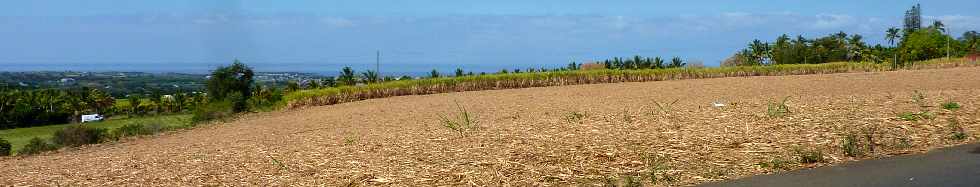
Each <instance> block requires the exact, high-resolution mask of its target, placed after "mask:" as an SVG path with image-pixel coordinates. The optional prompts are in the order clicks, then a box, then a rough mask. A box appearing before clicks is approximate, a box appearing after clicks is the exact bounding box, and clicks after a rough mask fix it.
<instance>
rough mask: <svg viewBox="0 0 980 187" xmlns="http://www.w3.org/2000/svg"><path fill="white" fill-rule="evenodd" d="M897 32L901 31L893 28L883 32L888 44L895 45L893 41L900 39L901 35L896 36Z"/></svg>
mask: <svg viewBox="0 0 980 187" xmlns="http://www.w3.org/2000/svg"><path fill="white" fill-rule="evenodd" d="M899 32H902V31H901V30H899V29H898V28H895V27H892V28H888V31H885V39H886V40H888V43H889V44H891V45H895V40H896V39H899V38H900V37H902V36H901V35H898V33H899Z"/></svg>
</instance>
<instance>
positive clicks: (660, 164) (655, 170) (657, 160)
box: [643, 155, 677, 184]
mask: <svg viewBox="0 0 980 187" xmlns="http://www.w3.org/2000/svg"><path fill="white" fill-rule="evenodd" d="M669 159H670V157H669V156H660V155H647V156H645V157H644V158H643V160H644V162H645V163H646V167H647V172H648V173H647V177H648V178H649V179H650V182H651V183H653V184H659V183H670V182H674V181H677V176H674V175H672V174H671V173H670V172H669V170H671V167H670V164H669V163H668V161H669Z"/></svg>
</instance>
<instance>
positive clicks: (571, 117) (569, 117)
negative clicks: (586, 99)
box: [565, 111, 585, 123]
mask: <svg viewBox="0 0 980 187" xmlns="http://www.w3.org/2000/svg"><path fill="white" fill-rule="evenodd" d="M584 118H585V113H581V112H578V111H573V112H569V113H568V114H566V115H565V122H568V123H580V122H582V119H584Z"/></svg>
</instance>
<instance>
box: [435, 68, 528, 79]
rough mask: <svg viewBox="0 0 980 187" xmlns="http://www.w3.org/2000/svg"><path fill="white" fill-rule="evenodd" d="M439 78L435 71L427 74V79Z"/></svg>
mask: <svg viewBox="0 0 980 187" xmlns="http://www.w3.org/2000/svg"><path fill="white" fill-rule="evenodd" d="M515 72H516V71H515ZM439 77H440V75H439V71H436V69H432V72H429V78H439Z"/></svg>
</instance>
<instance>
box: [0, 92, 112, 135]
mask: <svg viewBox="0 0 980 187" xmlns="http://www.w3.org/2000/svg"><path fill="white" fill-rule="evenodd" d="M114 104H115V100H114V99H113V98H112V97H110V96H109V95H108V94H105V92H102V91H100V90H98V89H71V90H56V89H45V90H26V91H22V90H10V91H6V90H0V129H9V128H19V127H32V126H41V125H49V124H59V123H67V122H71V121H78V120H79V116H80V115H81V114H83V113H91V112H95V113H99V112H105V111H108V110H110V109H112V106H113V105H114Z"/></svg>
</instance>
